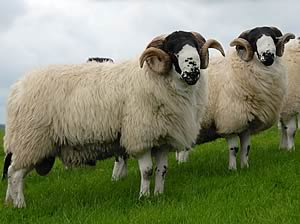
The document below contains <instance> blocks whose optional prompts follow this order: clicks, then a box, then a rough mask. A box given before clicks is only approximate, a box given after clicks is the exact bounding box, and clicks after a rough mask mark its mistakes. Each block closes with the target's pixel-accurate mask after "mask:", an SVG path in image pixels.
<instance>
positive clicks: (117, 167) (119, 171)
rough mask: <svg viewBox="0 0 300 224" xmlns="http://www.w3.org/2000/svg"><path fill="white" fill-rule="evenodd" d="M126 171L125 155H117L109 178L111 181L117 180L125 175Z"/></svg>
mask: <svg viewBox="0 0 300 224" xmlns="http://www.w3.org/2000/svg"><path fill="white" fill-rule="evenodd" d="M127 173H128V171H127V157H126V156H119V157H118V158H116V161H115V164H114V169H113V173H112V177H111V179H112V181H118V180H120V179H122V178H123V177H126V176H127Z"/></svg>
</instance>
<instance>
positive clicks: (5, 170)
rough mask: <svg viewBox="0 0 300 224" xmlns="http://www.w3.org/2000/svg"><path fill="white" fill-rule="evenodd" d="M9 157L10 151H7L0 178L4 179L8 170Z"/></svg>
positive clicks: (10, 155)
mask: <svg viewBox="0 0 300 224" xmlns="http://www.w3.org/2000/svg"><path fill="white" fill-rule="evenodd" d="M11 157H12V153H11V152H9V153H8V154H7V155H6V156H5V160H4V166H3V174H2V180H4V179H5V178H6V176H7V172H8V167H9V166H10V164H11Z"/></svg>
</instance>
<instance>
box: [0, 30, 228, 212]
mask: <svg viewBox="0 0 300 224" xmlns="http://www.w3.org/2000/svg"><path fill="white" fill-rule="evenodd" d="M208 48H216V49H218V50H219V51H220V52H221V53H222V54H224V52H223V49H222V47H221V45H220V44H219V43H218V42H217V41H215V40H208V41H205V39H204V38H203V37H202V36H201V35H200V34H197V33H192V32H183V31H177V32H174V33H172V34H170V35H167V36H160V37H158V38H155V39H154V40H153V41H152V42H151V43H150V44H149V45H148V46H147V48H146V49H145V51H144V52H143V53H142V55H141V57H140V59H133V60H129V61H126V62H123V63H119V64H113V63H84V64H79V65H52V66H49V67H46V68H41V69H38V70H35V71H32V72H30V73H29V74H27V75H26V76H25V77H24V78H23V79H21V80H19V81H17V82H16V83H15V84H14V85H13V86H12V89H11V92H10V95H9V97H8V104H7V122H6V130H5V137H4V150H5V153H6V158H5V164H6V166H5V167H4V173H3V174H4V176H5V175H6V171H7V176H8V187H7V192H6V202H9V201H11V200H12V201H13V204H14V206H15V207H24V206H25V200H24V194H23V184H24V177H25V176H26V174H27V173H28V172H30V171H31V170H32V169H33V168H35V169H36V170H37V171H40V173H42V174H45V173H47V172H49V170H50V169H51V167H52V165H53V160H54V158H55V156H56V155H58V156H61V157H62V158H65V155H66V157H68V152H69V150H72V152H74V151H76V150H74V149H77V151H82V152H79V154H80V155H82V154H84V155H86V154H87V155H86V156H87V157H88V159H90V158H89V157H90V154H92V155H94V156H97V154H101V152H97V153H90V152H94V150H95V149H96V150H102V149H103V150H104V153H106V152H107V150H108V151H109V150H110V149H111V148H114V146H115V145H117V146H120V147H118V148H124V149H126V153H128V154H129V155H132V156H134V157H136V158H137V160H138V163H139V168H140V172H141V188H140V196H148V195H149V193H150V191H149V190H150V189H149V188H150V176H151V174H152V159H151V149H154V148H156V149H158V150H153V153H154V156H155V158H156V172H155V173H156V176H155V190H154V193H155V194H159V193H162V192H163V188H164V176H165V173H166V170H167V152H168V149H169V147H174V148H176V149H181V150H183V149H185V148H186V147H190V145H191V144H192V143H193V142H194V141H195V139H196V137H197V132H198V130H199V128H200V123H199V120H200V119H201V116H202V115H203V112H204V108H205V104H206V102H207V88H206V77H205V75H204V71H203V69H205V68H206V67H207V65H208ZM145 62H146V63H145ZM200 69H201V72H200ZM85 150H88V152H89V153H85ZM109 152H110V151H109ZM77 153H78V152H77ZM78 158H81V156H79V157H78ZM93 159H95V158H93ZM8 166H9V167H8ZM7 168H8V169H7Z"/></svg>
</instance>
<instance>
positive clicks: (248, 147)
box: [246, 145, 250, 157]
mask: <svg viewBox="0 0 300 224" xmlns="http://www.w3.org/2000/svg"><path fill="white" fill-rule="evenodd" d="M249 151H250V145H248V146H247V154H246V156H247V157H248V155H249Z"/></svg>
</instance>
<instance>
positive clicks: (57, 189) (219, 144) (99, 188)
mask: <svg viewBox="0 0 300 224" xmlns="http://www.w3.org/2000/svg"><path fill="white" fill-rule="evenodd" d="M278 134H279V133H278V130H277V129H276V128H272V129H270V130H268V131H266V132H264V133H262V134H260V135H257V136H255V137H253V138H252V149H251V152H250V168H249V169H245V170H240V169H239V170H238V171H237V172H230V171H228V170H227V163H228V151H227V149H226V144H225V141H224V140H218V141H215V142H213V143H210V144H206V145H202V146H200V147H199V146H198V148H197V149H196V150H194V151H193V152H192V154H191V156H190V161H189V162H188V163H187V164H183V165H177V164H176V162H175V158H174V157H175V156H174V153H172V154H170V155H169V173H168V175H167V179H166V187H165V194H164V195H163V196H160V197H153V196H152V197H150V198H148V199H143V200H138V192H139V185H140V176H139V171H138V167H137V162H136V161H135V160H130V162H129V175H128V177H127V178H126V179H124V180H122V181H120V182H116V183H114V182H111V181H110V177H111V171H112V166H113V160H112V159H111V160H106V161H100V162H98V164H97V167H95V168H90V167H89V168H77V169H72V170H64V168H63V166H62V164H61V163H60V162H59V161H56V163H55V167H54V169H53V170H52V171H51V173H50V174H49V175H48V176H47V177H40V176H38V175H37V174H36V173H35V172H33V173H31V174H30V175H29V176H28V177H27V178H26V181H25V197H26V203H27V208H25V209H14V208H12V207H6V206H4V197H5V191H6V184H7V182H6V181H3V182H1V184H0V186H1V187H0V189H1V190H0V223H1V224H6V223H43V224H44V223H139V224H140V223H172V224H173V223H230V224H231V223H243V224H244V223H300V133H299V131H298V133H297V136H296V138H297V141H296V151H295V152H291V153H289V152H285V151H280V150H278V141H279V138H278ZM2 137H3V133H1V134H0V138H1V142H0V145H1V149H0V151H1V152H0V161H1V165H0V168H1V172H2V167H3V149H2V145H3V144H2ZM152 189H153V187H152Z"/></svg>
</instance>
